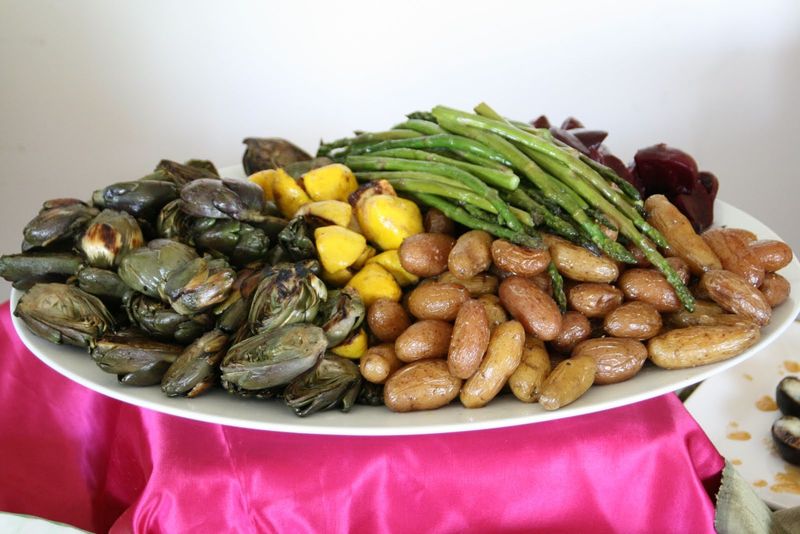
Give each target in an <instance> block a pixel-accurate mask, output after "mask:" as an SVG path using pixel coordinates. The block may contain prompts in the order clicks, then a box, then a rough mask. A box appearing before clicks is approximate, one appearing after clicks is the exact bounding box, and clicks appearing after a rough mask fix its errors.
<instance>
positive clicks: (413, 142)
mask: <svg viewBox="0 0 800 534" xmlns="http://www.w3.org/2000/svg"><path fill="white" fill-rule="evenodd" d="M395 131H403V130H395ZM415 133H416V132H415ZM417 135H419V134H418V133H417ZM390 148H446V149H453V150H458V151H459V152H463V153H464V154H470V155H472V156H476V157H477V158H478V159H480V161H481V162H483V161H493V162H495V163H499V164H501V165H505V166H506V167H510V166H511V164H510V162H509V161H508V160H507V159H506V158H504V157H503V156H502V155H501V154H498V153H497V152H496V151H494V150H492V149H490V148H489V147H487V146H485V145H482V144H481V143H478V142H476V141H474V140H473V139H468V138H466V137H461V136H459V135H451V134H439V135H429V136H424V137H413V138H408V139H392V140H388V141H381V142H380V143H376V144H374V145H364V146H357V147H356V146H354V147H353V149H352V151H351V154H352V155H359V154H371V153H373V152H378V151H380V150H387V149H390ZM479 164H480V163H479Z"/></svg>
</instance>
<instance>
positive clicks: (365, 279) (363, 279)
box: [347, 263, 402, 307]
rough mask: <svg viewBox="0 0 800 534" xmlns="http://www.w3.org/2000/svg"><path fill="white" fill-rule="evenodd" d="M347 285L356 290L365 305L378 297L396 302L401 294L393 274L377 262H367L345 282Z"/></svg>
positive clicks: (368, 304)
mask: <svg viewBox="0 0 800 534" xmlns="http://www.w3.org/2000/svg"><path fill="white" fill-rule="evenodd" d="M347 286H348V287H352V288H353V289H355V290H356V291H358V294H359V295H361V300H363V301H364V305H365V306H367V307H369V306H370V304H372V303H373V302H375V301H376V300H378V299H380V298H385V299H389V300H393V301H395V302H398V301H399V300H400V297H401V295H402V292H401V291H400V286H399V285H397V281H396V280H395V279H394V276H392V275H391V274H389V271H387V270H386V269H384V268H383V267H381V266H380V265H378V264H377V263H367V264H366V265H365V266H364V268H363V269H361V270H360V271H358V272H357V273H356V274H355V276H353V278H351V279H350V281H349V282H347Z"/></svg>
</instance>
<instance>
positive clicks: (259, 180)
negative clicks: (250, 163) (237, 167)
mask: <svg viewBox="0 0 800 534" xmlns="http://www.w3.org/2000/svg"><path fill="white" fill-rule="evenodd" d="M277 173H278V171H277V170H276V169H264V170H263V171H258V172H254V173H253V174H251V175H250V176H248V177H247V179H248V180H250V181H251V182H253V183H254V184H256V185H258V186H259V187H261V189H263V190H264V200H274V198H275V196H274V195H273V194H272V186H273V184H274V182H275V175H276V174H277Z"/></svg>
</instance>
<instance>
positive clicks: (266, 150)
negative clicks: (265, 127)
mask: <svg viewBox="0 0 800 534" xmlns="http://www.w3.org/2000/svg"><path fill="white" fill-rule="evenodd" d="M243 143H244V144H245V145H247V148H246V149H245V151H244V155H243V156H242V166H243V167H244V171H245V172H246V173H247V174H253V173H254V172H258V171H261V170H264V169H277V168H280V167H285V166H287V165H291V164H292V163H296V162H298V161H306V160H310V159H311V156H310V155H309V154H308V153H307V152H306V151H305V150H303V149H302V148H300V147H298V146H297V145H295V144H293V143H291V142H289V141H287V140H286V139H281V138H280V137H248V138H247V139H245V140H244V141H243Z"/></svg>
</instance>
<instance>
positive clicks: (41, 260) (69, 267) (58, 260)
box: [0, 252, 83, 282]
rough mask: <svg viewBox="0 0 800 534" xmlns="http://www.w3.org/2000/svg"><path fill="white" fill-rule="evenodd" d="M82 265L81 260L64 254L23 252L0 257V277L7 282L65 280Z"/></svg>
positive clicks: (75, 256)
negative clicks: (55, 277)
mask: <svg viewBox="0 0 800 534" xmlns="http://www.w3.org/2000/svg"><path fill="white" fill-rule="evenodd" d="M81 265H83V258H81V257H80V256H77V255H75V254H69V253H64V252H24V253H22V254H9V255H7V256H0V276H2V277H3V278H5V279H6V280H8V281H9V282H17V281H20V280H26V279H35V278H41V277H45V276H58V277H62V278H63V279H65V280H66V278H67V277H69V276H73V275H74V274H75V273H76V272H78V269H80V268H81Z"/></svg>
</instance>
